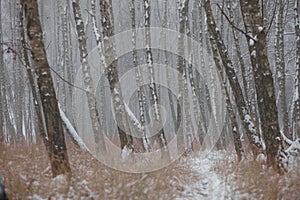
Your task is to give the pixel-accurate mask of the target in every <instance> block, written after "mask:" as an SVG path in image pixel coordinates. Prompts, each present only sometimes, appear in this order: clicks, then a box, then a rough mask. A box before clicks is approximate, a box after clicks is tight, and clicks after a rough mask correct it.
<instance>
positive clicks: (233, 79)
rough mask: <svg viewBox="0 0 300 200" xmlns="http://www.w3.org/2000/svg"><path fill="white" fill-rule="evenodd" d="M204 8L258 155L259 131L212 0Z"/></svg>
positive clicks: (239, 110)
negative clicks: (229, 53) (219, 26)
mask: <svg viewBox="0 0 300 200" xmlns="http://www.w3.org/2000/svg"><path fill="white" fill-rule="evenodd" d="M204 9H205V12H206V16H207V24H208V31H209V33H210V35H211V37H214V40H216V41H217V42H216V48H217V49H218V52H219V55H220V58H221V60H222V64H223V67H224V70H225V73H226V75H227V77H228V79H229V83H230V86H231V88H232V92H233V95H234V97H235V101H236V105H237V109H238V113H239V115H240V117H241V119H242V125H243V127H244V129H245V132H246V135H247V137H248V139H249V142H250V144H251V146H252V151H253V153H254V156H256V155H257V152H258V150H259V149H260V148H261V142H260V140H259V136H258V133H257V132H256V129H255V126H254V122H253V118H252V117H251V114H250V112H249V109H248V106H247V104H246V102H245V99H244V96H243V91H242V88H241V86H240V84H239V82H238V77H237V75H236V73H235V71H234V67H233V64H232V61H231V59H230V58H229V56H228V50H227V48H226V46H225V44H224V41H223V39H222V37H221V34H220V31H219V29H218V28H217V26H216V22H215V19H214V16H213V13H212V9H211V5H210V0H208V1H206V2H205V3H204ZM218 71H219V72H222V71H223V70H222V69H218Z"/></svg>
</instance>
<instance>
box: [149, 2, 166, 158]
mask: <svg viewBox="0 0 300 200" xmlns="http://www.w3.org/2000/svg"><path fill="white" fill-rule="evenodd" d="M150 8H151V7H150V1H149V0H144V11H145V16H144V17H145V31H146V32H145V37H146V38H145V40H146V41H145V42H146V62H147V65H148V72H149V79H150V82H149V83H150V95H151V98H150V103H151V106H153V109H154V119H153V122H154V126H155V127H157V128H158V133H155V134H156V141H157V142H158V144H159V148H160V149H161V150H162V158H164V159H170V157H169V156H170V155H169V151H168V146H167V145H168V144H167V139H166V136H165V132H164V128H163V125H162V121H161V113H160V108H159V105H158V101H159V100H158V92H157V88H156V83H155V76H154V66H153V56H152V50H151V35H150V28H151V26H150V19H151V12H150V11H151V9H150ZM155 130H156V128H155Z"/></svg>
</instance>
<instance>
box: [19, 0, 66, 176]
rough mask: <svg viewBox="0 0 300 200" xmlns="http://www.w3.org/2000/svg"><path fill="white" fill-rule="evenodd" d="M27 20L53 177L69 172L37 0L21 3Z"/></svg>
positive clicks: (25, 0)
mask: <svg viewBox="0 0 300 200" xmlns="http://www.w3.org/2000/svg"><path fill="white" fill-rule="evenodd" d="M24 2H25V4H24V5H25V16H26V21H27V36H28V39H29V42H30V46H31V57H32V60H33V64H34V67H35V73H36V74H37V84H38V88H39V94H40V98H41V102H42V107H43V113H44V117H45V122H46V123H45V124H46V128H47V138H46V140H48V142H47V143H45V145H46V146H47V145H49V146H48V148H47V150H48V155H49V158H50V164H51V169H52V174H53V177H55V176H57V175H60V174H69V173H71V167H70V164H69V158H68V154H67V147H66V143H65V138H64V132H63V126H62V121H61V118H60V114H59V109H58V104H57V98H56V93H55V90H54V86H53V80H52V77H51V71H50V66H49V63H48V60H47V56H46V50H45V46H44V42H43V32H42V27H41V22H40V19H39V10H38V3H37V0H24Z"/></svg>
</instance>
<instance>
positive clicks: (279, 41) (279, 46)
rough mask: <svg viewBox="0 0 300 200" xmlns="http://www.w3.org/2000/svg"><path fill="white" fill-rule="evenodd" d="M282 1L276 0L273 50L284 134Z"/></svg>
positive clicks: (287, 121) (285, 130)
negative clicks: (276, 9)
mask: <svg viewBox="0 0 300 200" xmlns="http://www.w3.org/2000/svg"><path fill="white" fill-rule="evenodd" d="M284 7H285V6H284V1H283V0H279V1H278V11H277V12H278V13H277V15H276V42H275V52H276V58H275V59H276V72H277V76H276V77H277V82H278V95H279V102H278V108H279V111H280V113H281V119H282V122H283V125H282V131H283V133H284V134H286V135H287V134H288V131H289V117H288V111H287V103H286V92H285V88H286V84H285V82H286V81H285V74H286V73H285V68H286V67H285V59H284V57H285V55H284V52H285V50H284V17H285V14H284Z"/></svg>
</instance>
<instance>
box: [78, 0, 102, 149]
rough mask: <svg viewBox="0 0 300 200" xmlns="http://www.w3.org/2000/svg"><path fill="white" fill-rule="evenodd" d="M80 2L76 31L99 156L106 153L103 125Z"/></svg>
mask: <svg viewBox="0 0 300 200" xmlns="http://www.w3.org/2000/svg"><path fill="white" fill-rule="evenodd" d="M79 4H80V1H79V0H73V2H72V6H73V13H74V18H75V22H76V31H77V35H78V43H79V51H80V62H81V64H82V68H81V69H82V73H83V76H84V86H85V90H86V95H87V99H88V107H89V114H90V118H91V121H92V128H93V132H94V138H95V143H96V152H97V154H98V153H100V151H101V152H104V153H105V152H106V147H105V140H104V135H103V132H102V130H101V124H100V119H99V111H98V107H97V101H96V97H95V89H94V84H93V80H92V75H91V72H90V66H89V63H88V60H87V56H88V52H87V47H86V35H85V30H84V24H83V20H82V16H81V11H80V5H79Z"/></svg>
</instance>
